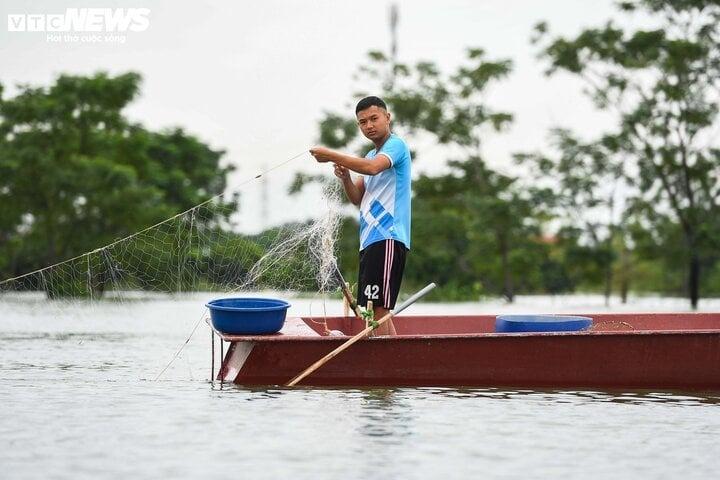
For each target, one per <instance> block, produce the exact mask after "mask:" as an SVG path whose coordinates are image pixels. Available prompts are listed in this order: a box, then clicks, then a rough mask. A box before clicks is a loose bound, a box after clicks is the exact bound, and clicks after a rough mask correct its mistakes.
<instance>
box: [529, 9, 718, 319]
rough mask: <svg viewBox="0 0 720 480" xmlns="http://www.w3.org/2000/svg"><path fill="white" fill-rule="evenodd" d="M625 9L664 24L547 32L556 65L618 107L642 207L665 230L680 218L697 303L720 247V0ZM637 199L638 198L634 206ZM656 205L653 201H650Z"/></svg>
mask: <svg viewBox="0 0 720 480" xmlns="http://www.w3.org/2000/svg"><path fill="white" fill-rule="evenodd" d="M619 6H620V11H621V13H623V14H626V15H631V14H632V13H633V12H638V11H640V12H643V13H645V14H647V15H649V16H650V17H651V18H653V19H654V20H658V21H659V22H660V23H661V27H660V28H648V29H637V30H626V29H624V28H622V27H620V26H618V25H616V24H615V23H614V22H612V21H608V22H607V23H606V24H605V25H603V26H601V27H596V28H588V29H585V30H584V31H582V32H581V33H580V34H579V35H577V36H575V37H572V38H564V37H557V38H554V39H550V40H548V33H547V26H546V25H545V24H544V23H541V24H539V25H538V26H537V27H536V31H537V33H538V39H539V41H544V42H545V43H544V44H543V47H542V55H543V56H544V58H545V59H546V60H547V61H548V62H549V64H550V66H549V70H548V73H549V74H553V73H555V72H557V71H564V72H568V73H570V74H572V75H576V76H578V77H580V78H582V79H583V80H585V81H586V83H587V85H588V94H589V95H590V98H591V99H592V100H593V101H594V102H595V105H596V106H597V107H598V108H600V109H604V110H612V111H615V112H617V114H618V117H619V126H618V128H617V129H616V130H615V131H613V132H609V133H608V134H607V135H614V136H615V137H616V139H617V143H618V145H620V146H621V148H622V151H623V152H624V153H626V154H627V159H628V160H627V161H628V162H631V165H630V166H628V170H630V171H631V172H632V178H633V179H634V184H633V186H634V187H635V188H637V190H638V192H639V193H638V194H637V195H636V196H635V197H634V198H632V199H631V205H630V206H631V207H633V211H634V213H635V214H636V215H639V216H641V217H642V220H643V221H644V222H646V223H647V224H648V225H650V226H651V227H652V228H655V229H657V230H658V231H660V227H661V226H663V225H665V224H666V223H667V220H671V221H675V222H678V223H679V224H680V226H681V229H682V232H683V238H684V243H685V247H686V252H685V258H686V262H687V265H688V267H687V271H688V282H687V291H688V295H689V297H690V303H691V306H692V307H693V308H696V307H697V304H698V299H699V293H700V288H699V287H700V276H701V265H703V263H704V262H706V261H708V260H709V259H711V258H714V257H715V254H714V252H715V251H717V248H718V244H717V242H718V240H717V239H718V238H719V237H718V233H720V231H719V230H718V227H719V225H718V222H719V221H720V220H718V219H719V218H720V216H718V196H719V195H720V186H719V184H718V182H717V179H718V174H719V173H720V168H719V167H720V148H718V145H717V139H716V136H715V135H714V134H713V132H714V130H713V128H714V127H715V126H716V124H717V123H716V120H717V103H718V94H719V93H720V46H719V44H718V38H720V5H718V3H717V2H715V1H703V0H683V1H673V0H637V1H631V2H622V3H620V4H619ZM633 204H634V206H633ZM644 207H647V208H644Z"/></svg>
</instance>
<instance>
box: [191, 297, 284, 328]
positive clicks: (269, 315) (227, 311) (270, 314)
mask: <svg viewBox="0 0 720 480" xmlns="http://www.w3.org/2000/svg"><path fill="white" fill-rule="evenodd" d="M205 306H206V307H208V308H209V309H210V319H211V320H212V324H213V327H215V329H216V330H218V331H220V332H222V333H228V334H232V335H266V334H271V333H277V332H278V331H280V329H281V328H282V326H283V324H284V323H285V315H287V309H288V308H290V304H289V303H288V302H286V301H284V300H276V299H274V298H219V299H217V300H212V301H210V302H208V303H206V304H205Z"/></svg>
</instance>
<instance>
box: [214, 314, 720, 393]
mask: <svg viewBox="0 0 720 480" xmlns="http://www.w3.org/2000/svg"><path fill="white" fill-rule="evenodd" d="M590 316H591V317H593V319H594V326H593V329H592V330H590V331H586V332H572V333H566V332H563V333H521V334H508V333H494V332H493V326H494V317H493V316H442V317H439V316H435V317H433V316H418V317H411V316H406V317H399V318H397V319H395V324H396V328H397V330H398V334H399V335H398V336H394V337H377V338H369V339H364V340H362V341H360V342H358V343H356V344H355V345H353V346H352V347H350V348H349V349H348V350H347V351H345V352H343V353H342V354H340V355H338V356H337V357H336V358H334V359H332V360H331V361H330V362H328V363H327V364H326V365H324V366H323V367H322V368H320V369H319V370H318V371H316V372H314V373H313V374H312V375H310V376H309V377H307V378H306V379H305V380H304V381H303V382H302V384H303V385H317V386H321V385H322V386H453V387H513V388H562V389H581V388H597V389H660V388H662V389H681V390H695V391H697V390H703V391H720V314H650V315H639V314H632V315H627V314H624V315H607V314H604V315H590ZM326 321H327V326H328V328H330V329H338V330H341V331H343V332H344V333H345V334H346V335H347V336H344V337H329V336H322V335H319V334H318V333H319V332H321V331H323V330H324V326H322V328H321V327H320V323H319V322H322V319H317V318H313V319H310V318H306V319H302V323H300V320H299V319H295V320H291V319H289V323H290V324H292V323H293V322H295V327H296V328H294V329H289V330H288V331H284V332H281V334H279V335H273V336H262V337H259V336H258V337H238V336H223V338H224V340H225V341H229V342H230V349H229V350H228V352H227V355H226V356H225V359H224V361H223V365H222V367H221V370H220V373H219V375H218V379H219V380H220V379H221V380H224V381H231V382H235V383H238V384H243V385H281V384H284V383H286V382H287V381H288V380H290V379H291V378H292V377H294V376H295V375H297V374H298V373H299V372H301V371H302V370H304V369H305V368H306V367H307V366H309V365H311V364H312V363H313V362H315V361H317V360H318V359H320V358H321V357H323V356H324V355H325V354H327V353H329V352H330V351H332V350H333V349H335V348H337V347H338V346H340V345H341V344H342V343H343V342H344V341H346V340H347V339H348V338H349V336H350V335H352V334H353V333H356V332H358V331H360V329H361V327H362V324H361V322H360V321H358V320H355V319H351V318H345V317H334V318H328V319H326ZM307 327H312V330H310V329H308V328H307ZM303 329H305V332H303ZM308 333H309V334H308Z"/></svg>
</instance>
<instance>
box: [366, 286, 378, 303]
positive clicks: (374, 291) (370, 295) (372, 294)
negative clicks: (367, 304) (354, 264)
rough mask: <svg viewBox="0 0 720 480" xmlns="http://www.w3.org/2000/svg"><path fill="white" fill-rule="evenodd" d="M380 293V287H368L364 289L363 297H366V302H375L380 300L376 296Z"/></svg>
mask: <svg viewBox="0 0 720 480" xmlns="http://www.w3.org/2000/svg"><path fill="white" fill-rule="evenodd" d="M379 292H380V287H379V286H377V285H368V286H367V287H365V292H364V293H365V297H367V299H368V300H377V299H378V298H380V297H379V296H378V293H379Z"/></svg>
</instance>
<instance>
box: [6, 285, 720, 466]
mask: <svg viewBox="0 0 720 480" xmlns="http://www.w3.org/2000/svg"><path fill="white" fill-rule="evenodd" d="M210 298H213V295H212V294H210V295H197V294H196V295H193V296H192V297H184V298H181V299H177V298H175V299H167V298H153V299H138V300H133V301H127V302H122V303H119V302H101V303H96V304H93V305H87V304H84V303H77V304H74V305H72V306H71V308H67V307H63V308H60V307H59V306H58V305H57V304H56V303H49V302H46V301H45V300H43V299H37V298H29V297H28V298H19V299H18V298H8V297H4V298H0V478H2V479H16V478H17V479H19V478H43V479H45V478H58V479H60V478H72V479H83V478H92V479H111V478H161V477H167V478H229V476H231V475H232V476H233V478H292V479H305V478H307V479H330V478H332V479H334V478H363V479H365V478H375V479H386V478H402V479H415V478H417V479H419V478H438V477H443V478H446V479H452V478H469V477H471V476H473V477H476V478H481V477H490V478H519V477H522V478H555V477H573V478H579V477H582V478H633V479H634V478H683V479H692V478H698V479H705V478H717V472H718V471H719V469H720V393H718V394H710V395H704V396H703V395H697V394H683V393H679V392H662V391H658V392H598V391H532V390H497V389H449V388H397V389H392V388H391V389H370V390H368V389H294V390H288V389H282V388H267V389H247V388H240V387H236V386H232V385H224V386H222V387H221V386H220V385H218V384H217V383H216V384H215V385H212V384H211V383H210V382H209V381H208V379H209V376H210V333H209V330H208V328H207V326H206V325H204V324H200V326H199V328H198V329H197V331H196V332H195V335H194V336H193V337H192V340H191V341H190V342H189V343H188V345H187V347H186V348H185V349H184V350H183V352H182V354H181V355H180V356H179V357H178V358H177V359H176V360H175V362H174V363H173V364H172V366H171V367H170V368H169V369H168V370H167V371H166V373H165V374H164V375H163V376H162V377H161V378H160V380H159V381H155V378H156V377H157V375H158V374H159V373H160V371H162V369H163V367H164V366H165V365H166V364H167V363H168V362H169V361H170V360H171V358H172V357H173V354H174V352H175V351H176V350H177V349H178V347H179V346H180V345H182V343H183V342H184V341H185V339H186V338H187V336H188V334H189V333H190V331H191V330H192V329H193V326H194V325H195V324H196V323H197V321H198V319H199V318H200V317H201V315H202V314H203V311H204V309H203V306H202V305H203V303H204V302H205V301H207V300H209V299H210ZM291 301H292V303H293V308H292V310H291V314H293V313H294V314H303V315H307V314H308V313H313V314H315V315H318V314H322V312H323V310H325V311H326V312H327V313H328V314H337V313H339V311H340V305H339V303H338V302H337V301H329V302H325V304H323V302H322V301H320V300H317V299H316V300H312V301H311V300H308V299H302V300H301V299H293V300H291ZM701 307H702V308H703V309H704V310H711V311H720V303H713V302H705V303H703V304H702V305H701ZM685 308H686V304H685V301H683V300H675V299H659V298H645V299H634V300H633V303H631V304H630V305H627V306H622V307H619V306H613V307H612V308H611V309H617V310H635V311H652V310H665V311H668V310H683V309H685ZM605 310H606V309H605V308H604V307H603V304H602V299H600V298H598V297H592V296H585V297H583V296H573V297H555V298H550V297H534V298H533V297H520V298H519V299H518V303H517V304H516V305H513V306H505V305H503V304H502V303H501V302H497V301H495V302H485V303H463V304H451V305H443V304H417V305H414V306H413V307H411V309H410V310H408V312H407V313H408V314H412V313H435V312H445V313H449V312H452V313H478V312H493V313H495V312H520V311H523V312H539V311H576V312H591V311H605ZM303 367H305V366H304V365H298V371H300V370H301V369H302V368H303Z"/></svg>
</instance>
